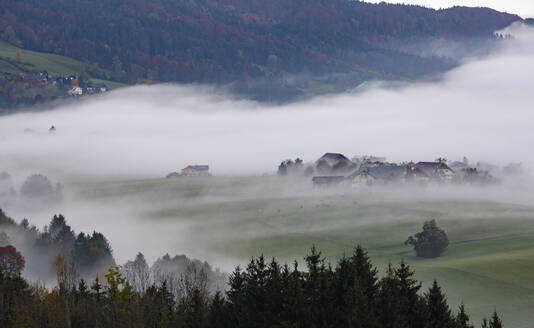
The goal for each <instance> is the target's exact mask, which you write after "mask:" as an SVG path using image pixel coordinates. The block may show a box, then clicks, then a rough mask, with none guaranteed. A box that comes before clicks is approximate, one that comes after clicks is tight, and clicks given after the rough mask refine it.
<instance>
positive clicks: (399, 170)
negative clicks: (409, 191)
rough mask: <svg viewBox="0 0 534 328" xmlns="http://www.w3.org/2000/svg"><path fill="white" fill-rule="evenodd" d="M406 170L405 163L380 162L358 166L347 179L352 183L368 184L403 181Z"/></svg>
mask: <svg viewBox="0 0 534 328" xmlns="http://www.w3.org/2000/svg"><path fill="white" fill-rule="evenodd" d="M408 170H409V168H408V166H406V165H397V164H389V163H382V164H377V165H372V166H369V167H363V168H360V169H358V170H356V171H355V172H354V173H352V174H351V175H349V179H350V180H351V181H352V182H353V184H368V185H369V184H373V183H377V182H380V183H388V182H404V181H405V179H406V174H407V171H408Z"/></svg>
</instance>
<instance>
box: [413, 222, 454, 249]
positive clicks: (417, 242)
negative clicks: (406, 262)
mask: <svg viewBox="0 0 534 328" xmlns="http://www.w3.org/2000/svg"><path fill="white" fill-rule="evenodd" d="M404 244H405V245H413V247H414V249H415V253H416V254H417V256H419V257H424V258H434V257H439V256H441V254H443V252H444V251H445V250H446V249H447V246H449V238H448V237H447V234H446V233H445V231H443V230H442V229H440V228H439V227H438V226H437V224H436V220H430V221H425V223H424V224H423V231H422V232H419V233H416V234H415V235H413V236H410V237H409V238H408V240H406V242H404Z"/></svg>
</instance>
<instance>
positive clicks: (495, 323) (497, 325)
mask: <svg viewBox="0 0 534 328" xmlns="http://www.w3.org/2000/svg"><path fill="white" fill-rule="evenodd" d="M489 326H490V328H502V321H501V319H500V318H499V315H498V314H497V311H494V312H493V316H492V317H491V320H490V323H489Z"/></svg>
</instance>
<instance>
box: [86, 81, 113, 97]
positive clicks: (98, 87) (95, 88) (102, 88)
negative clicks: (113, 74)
mask: <svg viewBox="0 0 534 328" xmlns="http://www.w3.org/2000/svg"><path fill="white" fill-rule="evenodd" d="M106 91H108V88H107V86H106V85H105V84H103V83H89V84H87V87H86V88H85V92H86V93H87V94H90V95H91V94H96V93H103V92H106Z"/></svg>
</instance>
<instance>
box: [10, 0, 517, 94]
mask: <svg viewBox="0 0 534 328" xmlns="http://www.w3.org/2000/svg"><path fill="white" fill-rule="evenodd" d="M518 20H521V18H520V17H519V16H516V15H510V14H505V13H499V12H496V11H493V10H490V9H484V8H460V7H458V8H452V9H448V10H439V11H436V10H433V9H429V8H424V7H418V6H407V5H391V4H385V3H382V4H370V3H366V2H361V1H349V0H334V1H324V0H321V1H315V0H314V1H311V0H298V1H286V0H274V1H269V2H265V1H249V0H217V1H205V0H193V1H165V0H151V1H147V0H138V1H124V0H113V1H109V0H93V1H76V2H69V1H61V0H7V1H4V2H2V3H0V38H2V39H3V40H6V41H7V42H9V43H11V44H13V45H16V46H18V47H22V48H24V49H31V50H36V51H42V52H47V53H54V54H59V55H63V56H68V57H72V58H75V59H78V60H80V61H83V62H86V63H97V64H98V65H99V66H100V67H101V68H102V69H100V70H99V69H92V70H91V71H89V70H88V73H89V74H90V75H91V76H94V77H97V76H98V77H99V78H104V79H111V80H115V81H121V82H126V83H130V84H135V83H138V82H151V81H162V82H169V81H175V82H187V83H189V82H201V83H224V84H227V83H235V88H236V89H237V90H248V91H249V92H256V93H261V94H262V95H263V97H265V98H269V97H281V96H287V97H289V96H292V95H294V94H295V93H298V90H299V89H302V88H303V87H308V86H307V85H306V81H307V80H308V79H309V77H310V76H326V75H328V78H327V80H326V81H322V82H323V83H327V84H329V85H332V84H339V85H340V86H344V87H352V86H354V84H356V85H357V84H358V83H361V82H362V81H364V80H369V79H376V78H379V79H394V78H401V79H414V78H417V77H420V76H423V75H428V74H432V73H436V72H442V71H444V70H446V69H449V68H451V67H452V64H451V63H450V62H448V61H446V60H443V59H442V58H429V57H422V56H417V55H412V54H409V53H407V52H402V51H397V50H398V49H397V47H396V46H395V44H396V43H397V42H403V41H406V40H408V41H422V40H428V39H439V38H446V39H454V40H462V41H465V40H469V39H478V38H481V39H487V38H490V37H491V36H492V35H493V31H495V30H499V29H502V28H504V27H506V26H507V25H509V24H510V23H512V22H514V21H518ZM88 67H94V65H89V64H88ZM332 73H337V74H344V76H345V77H344V78H343V79H341V80H339V81H338V80H336V79H338V77H336V76H335V75H333V74H332ZM288 74H291V76H292V79H289V78H288V77H287V76H288ZM295 75H302V76H303V80H301V81H299V85H298V87H294V88H290V87H289V86H292V83H293V82H292V81H293V80H294V76H295Z"/></svg>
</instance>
